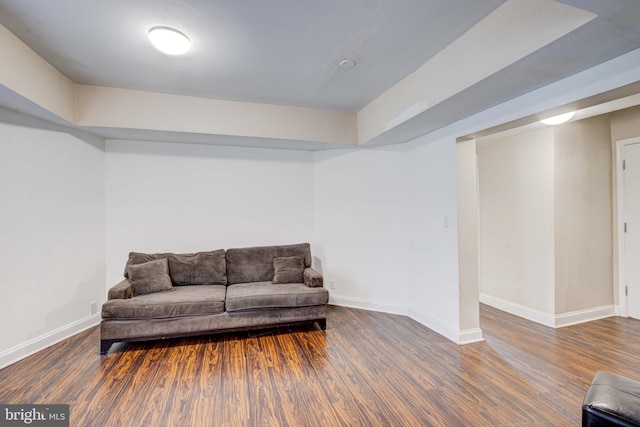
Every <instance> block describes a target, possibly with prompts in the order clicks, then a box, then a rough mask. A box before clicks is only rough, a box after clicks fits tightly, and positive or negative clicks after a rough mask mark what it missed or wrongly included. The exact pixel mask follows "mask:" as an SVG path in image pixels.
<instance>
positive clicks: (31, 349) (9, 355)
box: [0, 313, 100, 369]
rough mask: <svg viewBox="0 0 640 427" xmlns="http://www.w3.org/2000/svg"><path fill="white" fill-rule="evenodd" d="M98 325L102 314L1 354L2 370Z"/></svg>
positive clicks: (79, 321) (0, 365)
mask: <svg viewBox="0 0 640 427" xmlns="http://www.w3.org/2000/svg"><path fill="white" fill-rule="evenodd" d="M98 324H100V313H96V314H92V315H91V316H87V317H85V318H83V319H80V320H77V321H75V322H73V323H70V324H68V325H66V326H63V327H61V328H58V329H55V330H53V331H51V332H48V333H46V334H44V335H41V336H39V337H37V338H34V339H31V340H29V341H27V342H25V343H22V344H19V345H17V346H15V347H13V348H10V349H8V350H5V351H3V352H1V353H0V369H2V368H4V367H6V366H9V365H11V364H13V363H15V362H17V361H19V360H22V359H24V358H25V357H28V356H31V355H32V354H34V353H36V352H38V351H40V350H43V349H45V348H47V347H49V346H51V345H53V344H56V343H58V342H60V341H62V340H64V339H67V338H69V337H70V336H72V335H75V334H77V333H79V332H82V331H84V330H85V329H89V328H91V327H93V326H96V325H98ZM96 351H97V349H96Z"/></svg>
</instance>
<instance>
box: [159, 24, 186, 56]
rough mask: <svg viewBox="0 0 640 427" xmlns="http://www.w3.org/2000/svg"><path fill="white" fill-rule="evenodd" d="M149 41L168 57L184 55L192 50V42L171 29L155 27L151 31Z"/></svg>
mask: <svg viewBox="0 0 640 427" xmlns="http://www.w3.org/2000/svg"><path fill="white" fill-rule="evenodd" d="M149 40H150V41H151V43H152V44H153V45H154V46H155V47H156V49H158V50H159V51H161V52H164V53H166V54H167V55H182V54H184V53H187V52H188V51H189V49H191V40H189V37H187V36H186V35H184V34H183V33H181V32H180V31H178V30H175V29H173V28H169V27H154V28H152V29H150V30H149Z"/></svg>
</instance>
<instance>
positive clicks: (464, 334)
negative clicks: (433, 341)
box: [409, 307, 484, 344]
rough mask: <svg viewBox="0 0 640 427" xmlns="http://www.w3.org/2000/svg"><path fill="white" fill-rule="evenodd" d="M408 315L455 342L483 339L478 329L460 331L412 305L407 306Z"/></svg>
mask: <svg viewBox="0 0 640 427" xmlns="http://www.w3.org/2000/svg"><path fill="white" fill-rule="evenodd" d="M409 317H410V318H411V319H413V320H415V321H416V322H418V323H420V324H422V325H424V326H426V327H427V328H429V329H431V330H432V331H434V332H436V333H438V334H440V335H442V336H443V337H445V338H447V339H449V340H451V341H453V342H454V343H456V344H470V343H472V342H479V341H484V339H483V338H482V331H481V330H480V329H469V330H466V331H460V330H459V329H457V328H454V327H452V326H450V325H447V324H446V323H443V322H442V321H440V320H438V319H436V318H435V317H433V316H430V315H428V314H427V313H424V312H422V311H420V310H418V309H416V308H414V307H409Z"/></svg>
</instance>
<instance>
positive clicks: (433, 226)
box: [407, 138, 461, 342]
mask: <svg viewBox="0 0 640 427" xmlns="http://www.w3.org/2000/svg"><path fill="white" fill-rule="evenodd" d="M407 156H408V160H409V163H408V168H407V176H408V178H409V194H408V224H409V279H410V287H409V302H408V304H409V315H410V316H411V317H412V318H413V319H415V320H418V321H419V322H421V323H423V324H424V325H426V326H428V327H430V328H431V329H433V330H435V331H436V332H438V333H440V334H442V335H444V336H446V337H447V338H449V339H451V340H453V341H454V342H460V341H461V337H460V303H459V285H458V233H457V214H456V212H457V195H456V141H455V138H444V139H441V140H437V141H432V142H427V141H425V140H424V139H423V138H418V139H417V140H414V141H413V142H412V143H410V144H409V151H408V153H407Z"/></svg>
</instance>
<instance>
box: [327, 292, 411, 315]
mask: <svg viewBox="0 0 640 427" xmlns="http://www.w3.org/2000/svg"><path fill="white" fill-rule="evenodd" d="M329 292H331V291H329ZM329 304H332V305H339V306H342V307H351V308H360V309H362V310H369V311H380V312H382V313H389V314H402V315H403V316H406V315H407V307H405V306H401V305H394V304H385V303H379V302H376V301H369V300H365V299H361V298H352V297H342V296H337V295H331V294H330V295H329Z"/></svg>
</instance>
